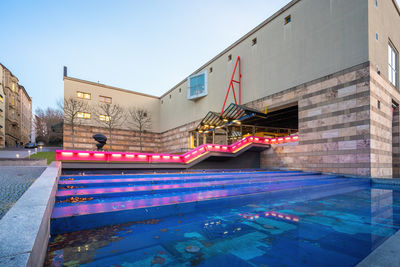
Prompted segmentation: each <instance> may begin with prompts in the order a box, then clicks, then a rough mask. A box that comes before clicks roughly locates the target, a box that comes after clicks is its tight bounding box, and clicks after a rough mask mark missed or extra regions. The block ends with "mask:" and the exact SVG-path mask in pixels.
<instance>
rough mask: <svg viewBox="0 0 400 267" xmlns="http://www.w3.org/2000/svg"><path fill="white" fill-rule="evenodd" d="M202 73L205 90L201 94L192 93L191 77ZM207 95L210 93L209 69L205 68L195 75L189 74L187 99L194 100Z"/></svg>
mask: <svg viewBox="0 0 400 267" xmlns="http://www.w3.org/2000/svg"><path fill="white" fill-rule="evenodd" d="M202 75H204V90H203V91H202V92H201V93H199V94H196V95H191V91H190V89H191V84H190V81H191V79H193V78H196V77H199V76H202ZM206 95H208V71H207V70H205V71H202V72H199V73H196V74H194V75H191V76H189V77H188V78H187V99H189V100H194V99H198V98H201V97H204V96H206Z"/></svg>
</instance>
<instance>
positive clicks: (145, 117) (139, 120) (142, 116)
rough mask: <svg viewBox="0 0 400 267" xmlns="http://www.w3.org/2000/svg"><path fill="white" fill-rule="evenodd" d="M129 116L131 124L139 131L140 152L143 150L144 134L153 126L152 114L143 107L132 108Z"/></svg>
mask: <svg viewBox="0 0 400 267" xmlns="http://www.w3.org/2000/svg"><path fill="white" fill-rule="evenodd" d="M128 116H129V122H130V124H131V125H132V126H133V128H134V129H136V130H138V131H139V144H140V152H142V151H143V146H142V134H143V132H145V131H147V130H149V129H150V128H151V116H150V115H149V113H148V112H147V110H145V109H143V108H130V109H129V112H128Z"/></svg>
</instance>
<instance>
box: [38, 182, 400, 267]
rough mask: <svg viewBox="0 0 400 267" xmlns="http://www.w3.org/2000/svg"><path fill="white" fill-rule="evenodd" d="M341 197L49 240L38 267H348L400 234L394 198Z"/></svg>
mask: <svg viewBox="0 0 400 267" xmlns="http://www.w3.org/2000/svg"><path fill="white" fill-rule="evenodd" d="M343 192H344V193H338V194H334V195H327V196H324V197H318V196H317V195H314V197H312V196H311V194H308V192H307V191H306V190H302V191H291V192H288V193H287V194H286V195H285V196H284V197H282V196H279V197H274V198H270V197H265V196H262V195H260V196H258V197H257V198H256V199H254V198H252V200H251V202H245V201H244V202H243V203H246V204H243V205H238V204H237V203H233V204H232V206H231V207H227V206H226V207H224V208H220V207H218V206H217V205H213V206H210V207H209V208H208V209H203V210H193V211H192V212H188V213H184V214H178V215H174V216H169V217H163V218H156V216H154V218H151V219H148V220H143V221H137V222H133V223H128V224H122V225H113V226H106V227H102V228H97V229H91V230H84V231H79V232H73V233H68V234H60V235H55V236H52V238H51V243H50V245H49V250H48V257H47V260H46V266H354V265H356V264H357V263H358V262H360V261H361V260H362V259H363V258H365V257H366V256H367V255H368V254H369V253H370V252H371V251H372V250H374V249H375V248H376V247H377V246H379V245H380V244H381V243H382V242H383V241H384V240H386V239H387V238H388V237H389V236H391V235H392V234H394V233H395V232H396V231H397V230H398V229H399V228H400V191H395V190H390V189H380V188H376V187H373V188H371V187H370V186H360V188H359V189H357V190H352V191H350V192H346V191H343ZM307 195H310V197H308V198H307V197H305V196H307ZM303 196H304V197H303Z"/></svg>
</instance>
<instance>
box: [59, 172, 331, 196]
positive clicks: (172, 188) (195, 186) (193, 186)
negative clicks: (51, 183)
mask: <svg viewBox="0 0 400 267" xmlns="http://www.w3.org/2000/svg"><path fill="white" fill-rule="evenodd" d="M327 178H330V179H334V178H335V177H334V176H328V175H318V176H317V175H304V176H287V177H284V178H277V177H272V178H266V177H264V178H246V179H223V180H205V181H204V180H203V181H195V182H181V183H169V184H157V185H154V184H147V185H137V184H136V183H135V184H134V185H132V186H111V187H98V188H96V187H91V188H84V189H66V190H59V191H58V192H57V194H56V201H63V200H66V199H67V198H71V197H77V196H78V197H84V198H88V197H92V198H95V199H96V198H109V197H121V196H137V195H146V194H149V195H154V194H156V195H160V194H165V193H169V192H189V191H198V190H210V189H224V188H226V189H227V188H232V187H237V186H249V185H252V186H253V185H259V186H266V185H269V184H272V183H273V184H274V185H278V184H281V183H288V182H292V183H293V182H296V181H298V182H303V183H304V184H307V183H309V182H315V181H316V180H323V181H326V180H327ZM305 179H307V181H304V180H305ZM329 182H331V180H329Z"/></svg>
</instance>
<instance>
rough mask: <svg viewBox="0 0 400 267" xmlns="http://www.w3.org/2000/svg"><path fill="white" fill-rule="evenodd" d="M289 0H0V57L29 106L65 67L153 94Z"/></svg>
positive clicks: (56, 82)
mask: <svg viewBox="0 0 400 267" xmlns="http://www.w3.org/2000/svg"><path fill="white" fill-rule="evenodd" d="M289 1H290V0H251V1H249V0H202V1H185V0H147V1H139V0H135V1H133V0H132V1H128V0H113V1H109V0H86V1H82V0H48V1H41V0H37V1H30V0H25V1H22V0H1V1H0V10H2V12H1V16H0V25H1V32H2V34H1V39H0V62H1V63H2V64H3V65H5V66H6V67H7V68H9V69H10V70H11V72H12V73H13V74H14V75H15V76H17V77H18V78H19V81H20V84H22V85H24V86H25V88H26V89H27V91H28V93H29V94H30V95H31V96H32V97H33V103H34V108H36V107H39V106H40V107H47V106H53V107H55V106H56V101H57V100H58V99H61V98H62V97H63V81H62V68H63V66H64V65H65V66H67V67H68V75H69V76H71V77H76V78H80V79H84V80H89V81H94V82H97V81H99V82H100V83H104V84H108V85H113V86H117V87H121V88H125V89H130V90H134V91H138V92H143V93H147V94H152V95H157V96H160V95H161V94H163V93H164V92H166V91H167V90H169V89H170V88H171V87H173V86H174V85H175V84H177V83H178V82H180V81H181V80H183V79H184V78H186V77H187V76H188V75H189V74H191V73H192V72H193V71H194V70H195V69H197V68H198V67H200V66H201V65H202V64H204V63H205V62H207V61H208V60H209V59H211V58H212V57H214V56H215V55H217V54H218V53H219V52H221V51H222V50H223V49H225V48H226V47H228V46H229V45H230V44H232V43H233V42H234V41H236V40H237V39H239V38H240V37H241V36H243V35H244V34H245V33H247V32H248V31H250V30H251V29H252V28H254V27H255V26H257V25H258V24H259V23H261V22H262V21H263V20H265V19H266V18H268V17H269V16H270V15H272V14H273V13H274V12H276V11H277V10H279V9H280V8H281V7H283V6H284V5H285V4H287V3H288V2H289Z"/></svg>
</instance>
